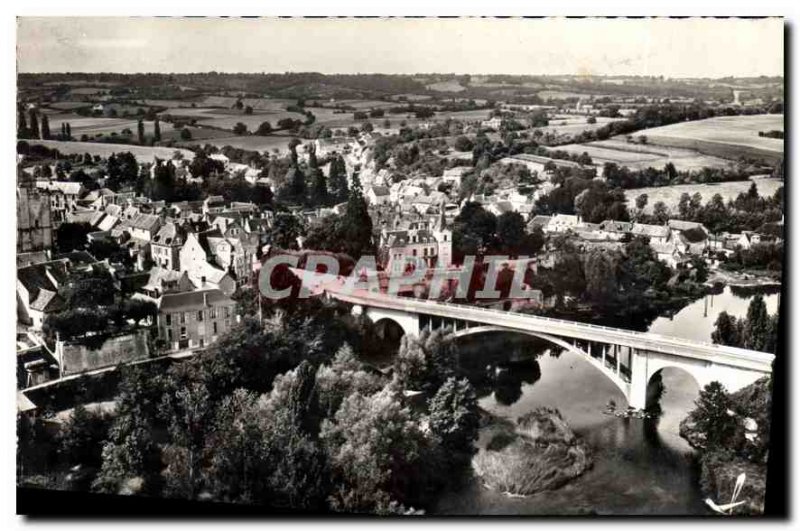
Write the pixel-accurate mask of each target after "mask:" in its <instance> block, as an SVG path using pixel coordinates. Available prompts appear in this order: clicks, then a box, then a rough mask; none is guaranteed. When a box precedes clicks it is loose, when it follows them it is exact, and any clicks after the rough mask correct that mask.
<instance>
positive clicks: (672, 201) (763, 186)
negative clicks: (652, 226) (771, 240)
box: [625, 176, 783, 214]
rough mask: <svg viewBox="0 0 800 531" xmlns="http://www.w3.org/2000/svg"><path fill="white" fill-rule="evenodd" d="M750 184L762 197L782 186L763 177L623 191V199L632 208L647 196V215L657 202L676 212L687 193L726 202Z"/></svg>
mask: <svg viewBox="0 0 800 531" xmlns="http://www.w3.org/2000/svg"><path fill="white" fill-rule="evenodd" d="M752 182H755V183H756V187H757V188H758V193H759V194H760V195H762V196H770V195H772V194H774V193H775V190H777V189H778V188H780V187H781V186H783V181H781V180H780V179H773V178H770V177H765V176H753V177H751V180H748V181H733V182H726V183H715V184H679V185H676V186H660V187H655V188H653V187H651V188H633V189H630V190H625V197H626V198H627V199H628V207H629V208H633V205H635V201H636V198H637V197H639V196H640V195H641V194H647V206H646V207H645V209H644V211H645V213H647V214H651V213H652V212H653V205H654V204H655V203H657V202H658V201H663V202H664V203H665V204H666V205H667V207H669V209H670V210H672V211H676V210H677V208H678V202H679V201H680V199H681V195H682V194H684V193H687V194H689V195H694V194H695V193H697V192H700V195H701V196H703V202H704V203H705V202H707V201H709V200H710V199H711V198H712V197H713V196H714V194H720V195H721V196H722V199H723V200H724V201H725V202H727V201H728V199H735V198H736V196H738V195H739V194H740V193H742V192H746V191H747V190H748V189H749V188H750V184H751V183H752Z"/></svg>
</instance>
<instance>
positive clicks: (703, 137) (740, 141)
mask: <svg viewBox="0 0 800 531" xmlns="http://www.w3.org/2000/svg"><path fill="white" fill-rule="evenodd" d="M773 129H775V130H779V131H783V115H782V114H759V115H752V116H718V117H716V118H708V119H705V120H696V121H693V122H681V123H677V124H672V125H666V126H663V127H655V128H652V129H645V130H642V131H639V132H637V133H636V135H637V136H638V135H645V136H646V137H647V139H648V142H650V143H652V144H658V145H665V146H673V147H683V148H690V149H695V150H697V151H699V152H701V153H703V154H706V155H714V156H717V157H723V158H730V159H736V158H738V157H740V156H752V157H764V158H767V159H769V160H773V161H775V160H779V159H782V158H783V140H781V139H777V138H765V137H760V136H758V132H759V131H770V130H773Z"/></svg>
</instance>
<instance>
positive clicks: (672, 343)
mask: <svg viewBox="0 0 800 531" xmlns="http://www.w3.org/2000/svg"><path fill="white" fill-rule="evenodd" d="M335 284H336V283H334V285H331V284H328V285H327V286H326V287H325V288H324V291H325V292H326V293H328V294H329V295H330V296H331V297H333V298H335V299H338V300H341V301H343V302H348V303H352V304H359V305H363V306H368V307H375V308H385V309H390V310H396V311H403V312H408V313H415V314H424V315H433V316H436V317H443V318H447V319H455V320H459V321H471V322H475V323H482V324H488V325H496V326H501V327H503V328H506V329H509V330H514V329H516V330H536V331H540V332H543V333H548V334H553V335H559V336H563V337H570V338H574V339H582V340H587V341H597V342H601V343H607V344H615V345H622V346H628V347H631V348H634V349H640V350H649V351H653V352H660V353H664V354H670V355H675V356H680V357H688V358H694V359H698V360H703V361H708V362H713V363H720V364H724V365H731V366H735V367H739V368H744V369H750V370H755V371H760V372H763V373H765V374H769V373H771V372H772V360H773V359H774V357H775V356H774V355H773V354H769V353H766V352H758V351H754V350H747V349H741V348H735V347H729V346H724V345H715V344H712V343H704V342H701V341H692V340H689V339H682V338H677V337H671V336H664V335H659V334H653V333H650V332H635V331H632V330H624V329H621V328H612V327H609V326H602V325H593V324H587V323H578V322H575V321H568V320H565V319H554V318H552V317H544V316H539V315H531V314H524V313H520V312H513V311H504V310H492V309H488V308H481V307H477V306H467V305H463V304H454V303H448V302H439V301H430V300H423V299H412V298H407V297H397V296H392V295H386V294H383V293H374V292H369V291H365V290H357V291H354V292H353V293H345V292H344V290H342V289H341V288H339V287H338V286H337V285H335Z"/></svg>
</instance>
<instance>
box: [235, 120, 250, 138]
mask: <svg viewBox="0 0 800 531" xmlns="http://www.w3.org/2000/svg"><path fill="white" fill-rule="evenodd" d="M233 134H234V135H239V136H241V135H245V134H247V126H246V125H245V124H243V123H242V122H236V125H234V126H233Z"/></svg>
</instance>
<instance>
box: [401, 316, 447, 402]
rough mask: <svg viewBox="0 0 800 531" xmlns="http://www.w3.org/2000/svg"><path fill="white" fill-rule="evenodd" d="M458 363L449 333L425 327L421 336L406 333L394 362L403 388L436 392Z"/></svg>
mask: <svg viewBox="0 0 800 531" xmlns="http://www.w3.org/2000/svg"><path fill="white" fill-rule="evenodd" d="M457 366H458V356H457V352H456V349H455V345H454V344H453V338H452V337H451V336H450V335H449V333H448V332H445V331H443V330H434V331H432V332H431V331H428V330H424V331H423V332H422V333H421V334H420V335H419V337H409V336H403V339H402V340H401V342H400V349H399V350H398V351H397V356H396V357H395V362H394V371H395V380H396V381H397V383H398V385H399V386H400V387H402V388H403V389H409V390H416V391H426V392H428V393H435V392H436V390H437V389H438V388H439V387H440V386H441V385H442V384H443V383H444V382H445V380H447V379H448V378H450V377H451V376H453V375H454V374H455V370H456V368H457Z"/></svg>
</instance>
